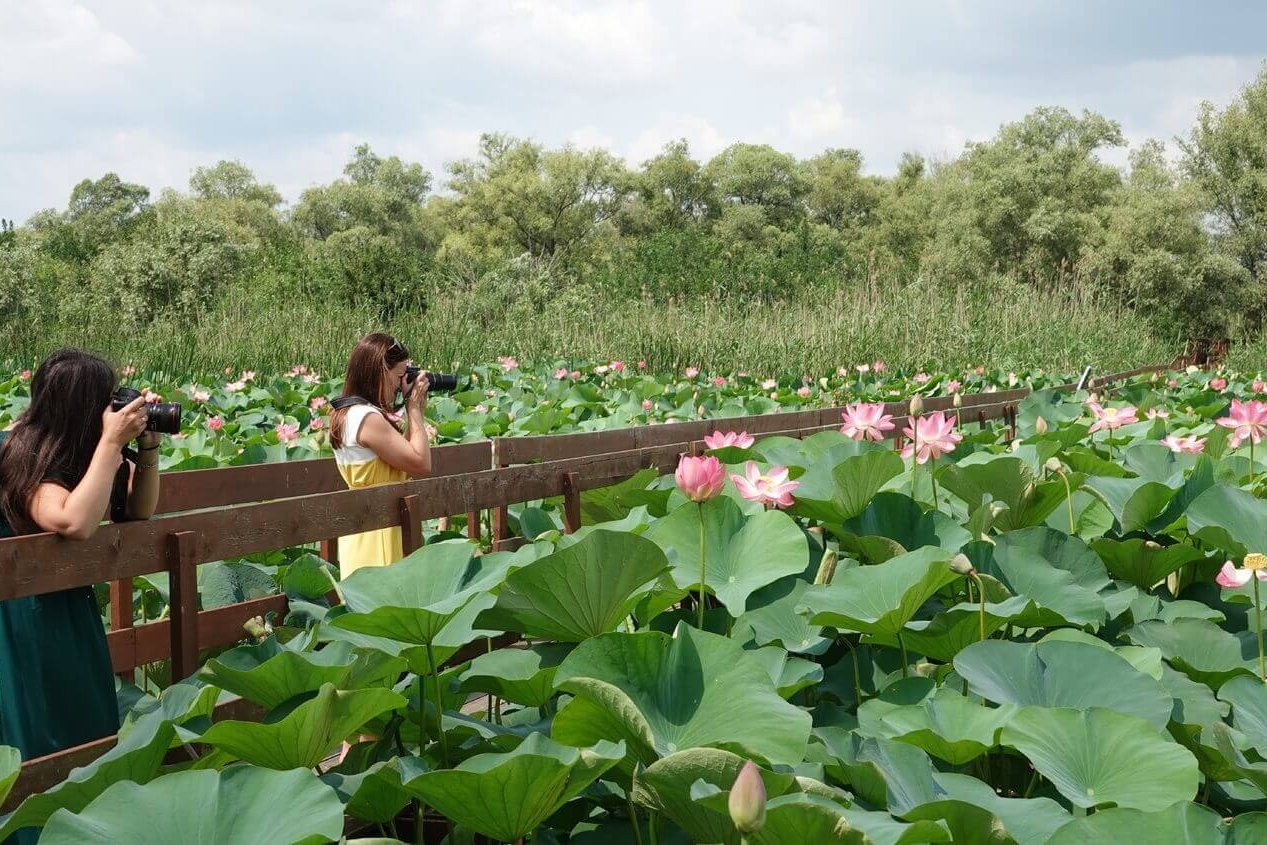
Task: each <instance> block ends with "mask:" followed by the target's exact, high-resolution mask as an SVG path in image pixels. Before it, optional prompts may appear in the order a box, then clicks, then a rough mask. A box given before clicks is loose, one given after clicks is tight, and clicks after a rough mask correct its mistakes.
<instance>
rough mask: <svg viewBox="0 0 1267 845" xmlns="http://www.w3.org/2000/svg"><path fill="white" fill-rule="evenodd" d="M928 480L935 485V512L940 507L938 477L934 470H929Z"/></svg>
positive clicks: (930, 468)
mask: <svg viewBox="0 0 1267 845" xmlns="http://www.w3.org/2000/svg"><path fill="white" fill-rule="evenodd" d="M928 480H929V481H931V482H932V484H933V510H937V508H938V507H939V506H938V504H937V475H936V474H935V473H934V472H933V468H932V467H931V466H930V467H929V468H928Z"/></svg>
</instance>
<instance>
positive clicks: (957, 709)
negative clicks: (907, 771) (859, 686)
mask: <svg viewBox="0 0 1267 845" xmlns="http://www.w3.org/2000/svg"><path fill="white" fill-rule="evenodd" d="M1015 709H1016V708H1015V706H1013V705H1011V704H1004V705H1003V706H1001V707H986V706H985V705H983V704H981V703H980V702H977V701H973V700H972V699H969V698H964V697H963V696H962V695H960V694H959V693H957V692H955V691H954V690H952V689H950V688H948V687H942V688H941V689H939V690H937V692H936V693H934V694H933V695H932V696H931V697H930V698H927V699H925V700H924V701H922V702H921V703H919V704H917V705H910V706H905V707H898V708H895V709H893V710H890V711H889V712H888V713H885V714H884V715H883V716H881V717H880V728H881V730H882V731H883V735H884V736H885V737H887V738H888V739H894V740H897V741H898V742H906V743H910V744H911V745H914V746H916V747H918V748H922V749H924V750H925V751H927V752H928V753H929V754H931V755H932V756H934V757H936V758H938V759H940V760H945V761H946V762H947V763H950V764H951V765H952V766H962V765H964V764H965V763H969V762H971V761H972V760H975V759H976V758H977V757H980V756H981V755H982V754H984V753H985V752H987V751H989V750H990V749H991V748H993V747H994V745H995V743H996V741H997V737H998V732H999V729H1000V728H1001V727H1002V726H1003V724H1004V722H1006V721H1007V719H1008V717H1009V716H1011V714H1012V712H1013V711H1014V710H1015Z"/></svg>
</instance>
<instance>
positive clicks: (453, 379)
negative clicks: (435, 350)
mask: <svg viewBox="0 0 1267 845" xmlns="http://www.w3.org/2000/svg"><path fill="white" fill-rule="evenodd" d="M427 389H428V390H430V391H433V392H437V393H451V392H452V391H454V390H457V389H458V377H457V376H455V375H454V374H452V373H427Z"/></svg>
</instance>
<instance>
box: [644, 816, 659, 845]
mask: <svg viewBox="0 0 1267 845" xmlns="http://www.w3.org/2000/svg"><path fill="white" fill-rule="evenodd" d="M647 823H648V828H649V829H650V831H651V845H660V816H659V814H658V813H656V811H655V810H652V811H651V813H650V818H649V819H648V822H647Z"/></svg>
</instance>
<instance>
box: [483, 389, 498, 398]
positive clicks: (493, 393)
mask: <svg viewBox="0 0 1267 845" xmlns="http://www.w3.org/2000/svg"><path fill="white" fill-rule="evenodd" d="M484 395H485V396H487V397H488V398H489V399H492V398H493V397H494V396H496V395H497V391H496V390H485V391H484Z"/></svg>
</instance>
